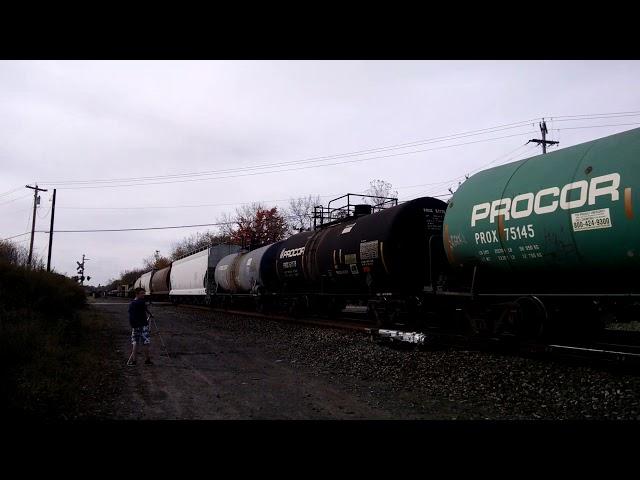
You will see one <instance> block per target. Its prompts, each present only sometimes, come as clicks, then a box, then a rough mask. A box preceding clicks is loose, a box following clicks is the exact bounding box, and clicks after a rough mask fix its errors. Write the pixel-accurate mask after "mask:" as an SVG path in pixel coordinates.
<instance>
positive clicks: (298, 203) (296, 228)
mask: <svg viewBox="0 0 640 480" xmlns="http://www.w3.org/2000/svg"><path fill="white" fill-rule="evenodd" d="M316 205H320V197H319V196H318V195H316V196H313V195H309V196H308V197H300V198H292V199H291V200H289V208H288V209H287V210H286V216H287V220H288V222H289V227H290V230H291V232H292V233H295V232H301V231H303V230H311V228H312V227H313V207H315V206H316Z"/></svg>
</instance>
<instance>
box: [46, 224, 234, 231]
mask: <svg viewBox="0 0 640 480" xmlns="http://www.w3.org/2000/svg"><path fill="white" fill-rule="evenodd" d="M232 224H235V222H217V223H201V224H197V225H171V226H167V227H141V228H102V229H88V230H54V232H53V233H98V232H134V231H143V230H167V229H173V228H191V227H214V226H221V225H232ZM38 232H39V233H49V231H48V230H38Z"/></svg>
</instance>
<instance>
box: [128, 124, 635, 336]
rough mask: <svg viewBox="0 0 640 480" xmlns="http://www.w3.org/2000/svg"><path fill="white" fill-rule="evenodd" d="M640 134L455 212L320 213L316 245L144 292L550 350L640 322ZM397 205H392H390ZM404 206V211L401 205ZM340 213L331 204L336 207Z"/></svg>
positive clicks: (441, 205) (407, 208)
mask: <svg viewBox="0 0 640 480" xmlns="http://www.w3.org/2000/svg"><path fill="white" fill-rule="evenodd" d="M639 191H640V129H634V130H630V131H627V132H623V133H619V134H616V135H611V136H608V137H604V138H601V139H598V140H594V141H591V142H587V143H583V144H579V145H576V146H573V147H570V148H566V149H563V150H558V151H555V152H552V153H548V154H545V155H539V156H535V157H531V158H527V159H524V160H520V161H517V162H513V163H508V164H505V165H501V166H498V167H494V168H491V169H487V170H484V171H482V172H479V173H477V174H475V175H473V176H471V177H470V178H469V179H467V180H466V181H465V182H464V183H463V184H462V185H461V186H460V187H459V188H458V190H457V191H456V192H455V194H454V195H453V196H452V198H450V199H449V201H448V202H446V203H445V202H443V201H441V200H439V199H437V198H431V197H424V198H417V199H414V200H411V201H407V202H404V203H401V204H399V205H398V204H396V205H395V206H390V207H388V208H382V206H381V204H382V205H384V204H385V202H386V201H385V200H382V201H380V202H379V204H378V205H377V206H375V207H374V208H373V209H372V208H371V207H370V206H368V205H362V204H359V205H354V204H352V202H351V198H352V195H350V194H349V195H347V196H345V198H346V206H342V207H340V208H331V207H330V206H329V207H327V208H326V209H325V208H324V207H318V208H317V209H316V212H315V219H316V220H317V221H319V224H316V228H314V230H312V231H305V232H301V233H298V234H296V235H293V236H291V237H289V238H288V239H286V240H282V241H279V242H275V243H272V244H270V245H266V246H263V247H261V248H258V249H255V250H252V251H246V250H244V249H242V248H241V247H240V246H237V245H215V246H210V247H207V248H205V249H202V250H201V251H197V252H194V253H191V254H189V255H187V256H185V257H183V258H179V259H177V260H175V261H174V262H173V263H172V264H171V265H170V266H169V267H167V268H164V269H162V270H158V271H151V272H147V273H145V274H144V275H142V277H140V278H139V279H138V280H137V281H136V286H141V287H143V288H145V290H146V291H147V292H148V293H150V294H151V297H152V298H153V299H170V300H171V301H173V302H175V303H180V302H195V303H206V304H212V305H218V306H223V307H226V306H230V305H235V306H242V305H244V306H249V307H251V308H257V309H258V310H283V309H285V310H287V311H288V312H289V313H291V314H294V315H295V314H301V313H303V312H317V313H322V314H325V315H329V316H333V315H336V314H338V313H339V312H340V311H341V310H342V309H343V308H344V307H345V306H346V305H354V304H355V305H360V306H363V307H366V310H367V311H368V312H369V314H370V315H371V316H372V317H373V318H375V320H376V322H377V323H378V324H379V325H388V324H390V323H394V322H404V323H419V324H421V325H423V326H424V325H426V326H434V325H435V326H437V327H438V328H448V327H449V328H452V329H457V330H459V329H464V330H465V331H466V332H468V333H472V334H476V335H492V336H495V335H510V336H515V337H520V338H539V337H541V336H543V335H545V334H549V332H554V333H558V332H564V333H567V332H592V331H595V330H597V329H598V328H600V327H601V326H602V323H603V322H604V321H606V320H612V319H615V320H629V319H633V318H640V317H639V316H638V312H639V310H640V216H639V215H640V211H639V210H638V209H639V208H640V194H639ZM387 203H388V202H387ZM396 203H397V202H396ZM330 205H331V203H330Z"/></svg>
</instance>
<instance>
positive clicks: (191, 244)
mask: <svg viewBox="0 0 640 480" xmlns="http://www.w3.org/2000/svg"><path fill="white" fill-rule="evenodd" d="M229 240H230V239H229V236H228V235H226V234H225V233H224V232H223V231H222V229H221V231H220V232H215V231H210V230H209V231H206V232H202V233H194V234H192V235H190V236H188V237H185V238H183V239H182V240H180V241H178V242H175V243H174V244H172V245H171V254H170V255H169V258H170V259H171V260H175V259H177V258H179V257H182V256H184V255H186V254H188V253H190V252H193V251H194V250H199V249H201V248H204V247H207V246H209V245H216V244H219V243H228V242H229Z"/></svg>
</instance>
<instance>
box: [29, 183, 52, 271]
mask: <svg viewBox="0 0 640 480" xmlns="http://www.w3.org/2000/svg"><path fill="white" fill-rule="evenodd" d="M25 187H27V188H30V189H31V190H34V192H33V222H32V223H31V243H30V244H29V259H28V260H27V265H29V267H31V257H32V256H33V234H34V233H35V230H36V206H37V205H38V200H40V197H38V192H46V191H47V190H46V189H44V188H38V184H37V183H36V186H35V187H31V186H29V185H25Z"/></svg>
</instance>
